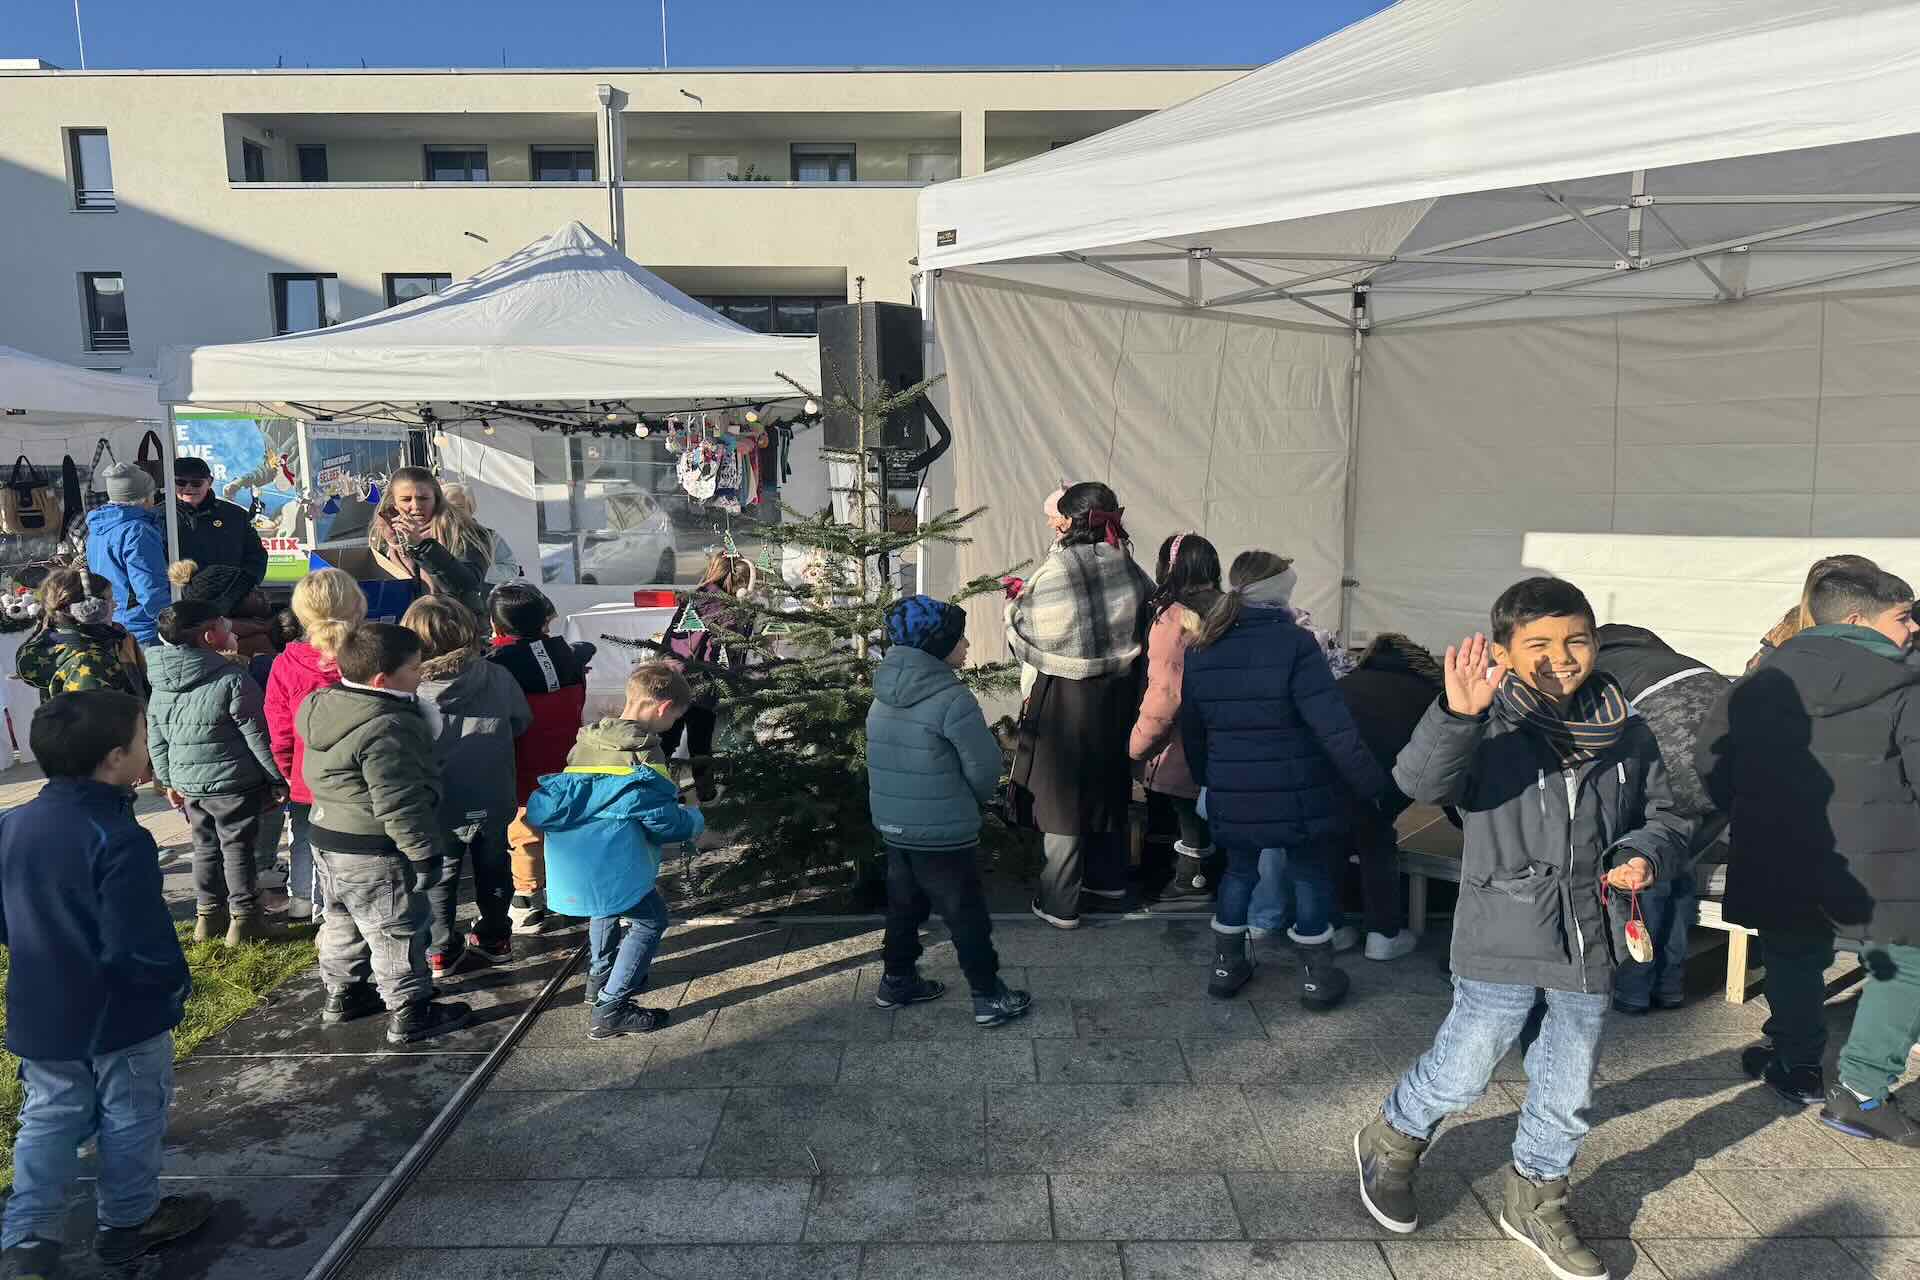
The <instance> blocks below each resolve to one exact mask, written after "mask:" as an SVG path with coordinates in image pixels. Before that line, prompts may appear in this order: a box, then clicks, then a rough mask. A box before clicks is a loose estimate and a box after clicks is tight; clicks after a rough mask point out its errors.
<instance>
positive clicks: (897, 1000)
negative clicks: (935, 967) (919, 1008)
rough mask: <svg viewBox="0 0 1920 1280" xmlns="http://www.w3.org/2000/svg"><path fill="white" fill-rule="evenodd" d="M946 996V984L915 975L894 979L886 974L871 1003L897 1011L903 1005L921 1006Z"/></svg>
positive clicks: (910, 974)
mask: <svg viewBox="0 0 1920 1280" xmlns="http://www.w3.org/2000/svg"><path fill="white" fill-rule="evenodd" d="M945 994H947V984H946V983H944V982H935V981H934V980H933V979H932V978H923V977H921V976H920V975H919V974H917V973H909V974H905V975H903V976H901V977H897V978H896V977H895V976H894V975H892V974H890V973H889V974H887V975H885V976H884V977H882V978H881V979H880V989H879V990H878V991H876V992H874V993H873V1003H874V1005H875V1006H876V1007H878V1008H881V1009H897V1008H899V1007H900V1006H901V1005H903V1004H921V1003H924V1002H925V1001H928V1000H938V999H939V998H940V997H941V996H943V995H945Z"/></svg>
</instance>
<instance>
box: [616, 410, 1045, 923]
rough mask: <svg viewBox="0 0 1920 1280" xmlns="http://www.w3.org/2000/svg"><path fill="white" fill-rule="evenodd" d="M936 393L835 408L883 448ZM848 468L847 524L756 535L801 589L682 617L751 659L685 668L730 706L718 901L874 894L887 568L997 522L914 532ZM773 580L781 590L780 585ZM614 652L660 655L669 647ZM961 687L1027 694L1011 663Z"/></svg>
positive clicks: (710, 883) (720, 806)
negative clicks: (757, 887)
mask: <svg viewBox="0 0 1920 1280" xmlns="http://www.w3.org/2000/svg"><path fill="white" fill-rule="evenodd" d="M937 380H938V379H928V380H926V381H923V382H920V383H917V384H915V385H913V386H910V387H907V388H905V389H904V390H901V391H898V392H889V391H887V390H886V389H885V388H884V387H881V386H878V385H872V384H869V385H863V386H860V387H858V389H857V392H856V396H855V397H854V398H851V399H850V398H848V397H845V396H841V397H836V398H835V401H834V402H833V403H834V405H835V407H837V408H840V409H842V410H844V411H845V412H847V413H850V414H852V415H854V418H855V421H856V423H857V425H858V428H859V433H860V441H861V443H862V444H864V442H865V440H866V439H868V438H872V439H878V438H879V434H880V427H881V424H882V423H884V422H885V421H886V419H887V418H888V416H889V415H891V414H894V413H896V412H898V411H900V410H902V409H905V408H909V407H911V406H913V405H915V404H917V403H918V402H919V401H921V400H922V399H924V398H925V396H926V394H927V391H928V388H930V387H931V386H932V385H933V384H934V383H935V382H936V381H937ZM842 385H846V384H845V383H844V382H843V383H842ZM795 387H796V390H798V391H800V392H802V393H803V394H807V395H810V396H812V395H813V394H814V393H812V392H809V391H807V389H806V388H803V387H800V386H799V385H798V384H795ZM816 398H817V397H816ZM853 470H854V473H855V475H856V477H857V479H856V480H855V482H854V484H855V489H854V490H853V491H852V492H851V493H850V495H849V496H850V498H851V499H852V501H851V502H850V503H849V504H848V505H849V506H850V507H851V512H850V515H851V517H852V518H851V519H850V520H844V521H843V520H836V519H835V518H834V516H833V513H832V511H831V509H829V510H827V511H822V512H820V513H818V514H817V515H812V516H805V515H802V514H801V513H798V512H794V511H792V510H791V509H789V510H788V512H787V514H788V517H789V519H788V521H787V522H786V523H784V524H780V525H771V526H765V527H764V528H763V529H762V530H761V532H763V533H764V535H765V537H766V539H767V541H768V543H769V547H768V557H769V558H768V559H767V560H766V561H764V562H763V565H764V567H767V568H771V567H772V566H773V565H775V564H779V563H781V562H782V559H783V557H782V554H781V553H782V552H783V551H785V550H786V549H787V548H799V549H801V550H802V551H804V552H805V553H806V555H807V558H808V563H809V565H810V569H809V572H808V581H807V585H806V586H805V588H803V589H802V590H800V591H799V592H798V593H796V594H790V595H788V594H784V590H785V589H784V588H781V587H778V586H776V587H775V590H776V591H782V592H783V597H782V598H778V599H764V598H763V599H755V600H744V601H741V602H740V603H739V605H738V606H737V607H735V606H730V607H729V609H728V611H727V616H726V618H725V619H723V620H722V621H721V622H720V623H719V624H718V625H715V624H713V623H711V622H709V623H708V624H700V623H699V620H698V618H697V616H696V615H695V614H694V613H693V611H692V610H691V608H688V609H685V610H683V611H682V612H683V615H684V617H685V618H687V619H692V620H693V622H694V623H695V625H705V629H706V630H708V631H709V632H710V633H712V638H713V640H714V641H715V642H716V644H715V645H713V646H710V652H712V656H714V657H718V656H719V654H718V653H717V652H713V651H714V650H718V649H720V648H724V649H726V650H730V651H732V652H733V653H734V654H736V655H738V654H740V653H742V652H743V653H744V656H745V661H744V663H740V664H737V665H736V664H734V663H721V662H698V661H690V662H688V663H687V675H688V678H689V679H690V680H691V681H692V682H693V684H694V686H695V687H696V689H698V688H701V687H702V686H703V685H705V686H707V687H710V688H712V689H713V690H714V691H715V692H717V693H718V695H719V698H720V715H721V719H722V725H723V727H722V729H721V732H720V734H719V735H718V738H717V740H716V743H715V747H714V760H713V769H714V776H715V779H716V781H718V782H720V783H721V784H722V785H723V786H724V788H725V791H724V794H723V795H722V796H721V798H720V799H719V800H717V801H715V802H714V803H713V804H711V805H708V806H707V807H706V813H707V819H708V823H709V825H710V826H711V827H712V828H713V829H714V830H716V831H723V832H725V833H726V834H727V835H728V837H729V838H730V840H731V841H732V842H733V843H734V844H735V845H736V846H737V849H738V852H739V856H738V858H737V859H736V860H735V861H734V862H732V863H731V864H729V865H728V866H726V867H725V868H724V869H722V870H720V871H718V872H717V873H715V874H714V875H713V876H712V877H711V878H710V879H708V880H707V881H706V885H707V887H713V888H721V887H733V886H739V885H744V884H751V883H763V882H769V881H777V882H783V883H784V882H791V881H794V880H801V881H807V882H809V883H818V882H819V879H820V878H821V877H820V873H821V872H823V871H826V872H832V871H835V870H838V871H839V872H841V873H842V874H843V875H844V877H845V880H844V883H847V884H852V883H854V882H856V881H860V880H863V879H865V880H868V881H871V879H872V877H873V875H874V873H875V869H876V868H877V867H878V866H879V864H880V857H881V854H882V845H881V842H880V839H879V836H878V833H877V832H875V830H874V827H873V822H872V819H871V817H870V814H869V810H868V806H867V711H868V708H869V707H870V706H871V704H872V701H873V673H874V669H875V668H876V667H878V666H879V664H880V659H881V657H882V656H883V652H884V644H885V638H886V612H887V609H888V607H889V606H891V605H892V604H893V603H894V602H895V601H896V600H897V599H898V598H899V591H898V589H897V586H896V585H895V583H894V582H893V581H891V580H890V577H889V575H886V574H884V573H882V572H880V570H879V566H881V565H891V564H894V563H897V562H898V561H899V558H900V557H901V554H902V553H903V552H907V551H910V550H912V549H914V548H917V547H922V546H925V545H927V544H947V545H958V544H964V543H966V542H967V541H968V540H969V539H968V536H967V533H966V528H967V525H968V524H969V523H970V522H971V521H973V520H974V519H976V518H977V517H978V516H979V515H980V514H981V513H982V512H983V511H985V510H986V508H984V507H982V508H978V509H975V510H973V511H968V512H960V511H957V510H949V511H945V512H942V513H940V514H939V515H936V516H934V517H932V518H930V519H928V520H927V521H925V522H924V523H920V524H918V525H917V526H916V525H915V524H914V523H913V521H912V520H911V519H910V518H909V519H905V520H902V519H900V518H899V517H900V515H901V513H899V512H891V513H890V512H887V511H886V510H885V505H886V504H885V501H884V495H883V493H882V492H881V491H880V490H879V487H878V483H877V481H876V479H875V478H874V477H873V476H871V475H869V474H868V469H867V468H866V467H863V466H855V467H854V468H853ZM1019 568H1020V566H1014V567H1012V568H1010V569H1009V570H1008V571H1007V572H1008V573H1009V574H1011V573H1013V572H1017V571H1018V569H1019ZM1004 576H1005V575H995V576H988V577H981V578H976V579H974V580H973V581H971V582H969V583H967V584H966V585H965V586H964V587H962V588H961V589H960V590H959V591H958V592H956V593H955V594H954V595H953V596H951V597H950V598H951V599H952V600H954V601H955V602H956V603H957V602H962V601H965V600H967V599H970V598H972V597H974V596H977V595H982V594H986V593H996V594H997V593H1000V592H1001V591H1002V590H1003V582H1002V578H1003V577H1004ZM766 577H767V579H769V580H772V581H774V582H776V583H777V582H778V580H779V574H778V573H777V572H776V573H768V574H767V575H766ZM682 598H683V599H687V598H689V597H687V596H683V597H682ZM603 639H605V640H608V641H611V642H613V643H615V644H624V645H628V646H631V647H638V648H642V649H646V650H652V651H656V652H657V651H660V650H662V649H663V648H664V646H662V645H659V644H655V643H652V642H648V641H637V642H636V641H630V640H620V639H618V638H616V637H612V636H607V637H603ZM960 676H961V679H962V680H963V681H964V682H965V683H966V685H967V686H968V687H969V688H970V689H972V690H973V691H974V692H975V694H976V695H985V694H996V693H1004V692H1007V691H1009V690H1011V689H1014V688H1017V686H1018V676H1017V674H1016V672H1015V669H1014V668H1013V666H1012V664H1008V663H999V664H994V665H990V666H978V667H969V668H967V669H965V670H963V671H961V672H960ZM984 834H985V837H986V838H985V841H984V843H986V845H987V847H988V848H989V849H990V850H1001V849H1010V848H1013V847H1016V846H1015V842H1013V841H1011V840H1010V839H1009V838H1008V835H1009V833H1008V832H1007V831H1006V829H1005V828H1004V826H1003V825H1002V824H1001V823H999V821H998V820H997V816H995V815H991V814H990V816H989V821H988V824H987V831H986V832H985V833H984ZM829 878H830V877H829Z"/></svg>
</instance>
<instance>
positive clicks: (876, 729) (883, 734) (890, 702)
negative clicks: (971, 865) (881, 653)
mask: <svg viewBox="0 0 1920 1280" xmlns="http://www.w3.org/2000/svg"><path fill="white" fill-rule="evenodd" d="M1001 762H1002V759H1001V752H1000V744H999V743H998V742H996V741H994V737H993V732H992V731H991V730H990V729H988V728H987V718H986V716H984V715H982V714H981V712H980V704H979V703H978V702H976V701H974V697H973V694H972V693H971V692H969V691H968V689H967V687H966V686H965V685H963V684H961V683H960V677H959V675H958V674H956V673H955V672H954V669H953V668H952V667H949V666H948V665H947V664H946V663H945V662H943V661H941V660H940V659H939V658H936V657H933V656H932V655H931V654H927V653H924V652H922V651H921V650H919V649H910V648H908V647H907V646H906V645H895V646H894V647H893V648H891V649H889V650H887V656H886V657H885V658H884V659H882V660H881V663H880V666H879V668H878V669H876V670H875V671H874V673H873V708H872V709H871V710H870V711H868V712H867V780H868V803H869V805H870V807H871V808H872V810H873V825H874V826H875V827H877V828H878V829H879V831H880V834H881V836H882V837H883V838H884V839H885V840H886V841H887V843H888V844H897V845H901V846H903V847H906V848H909V849H964V848H968V847H970V846H971V845H973V844H974V843H976V842H977V841H978V840H979V839H980V806H981V805H983V804H985V803H986V802H987V801H989V800H991V799H993V796H994V793H995V792H996V791H998V790H999V788H1000V768H1001Z"/></svg>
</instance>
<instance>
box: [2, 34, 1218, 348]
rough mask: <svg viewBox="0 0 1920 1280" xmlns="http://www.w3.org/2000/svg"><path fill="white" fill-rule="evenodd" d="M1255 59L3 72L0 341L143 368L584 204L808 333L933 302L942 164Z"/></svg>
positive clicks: (721, 292) (1112, 115) (1009, 148)
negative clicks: (1176, 64) (1137, 63)
mask: <svg viewBox="0 0 1920 1280" xmlns="http://www.w3.org/2000/svg"><path fill="white" fill-rule="evenodd" d="M1239 74H1241V71H1240V70H1239V69H1227V68H1211V69H1153V68H1110V69H1075V70H974V69H955V70H945V69H939V70H935V69H900V70H884V69H882V70H875V69H855V70H818V71H816V70H792V69H786V70H738V71H679V70H638V71H634V70H625V71H619V70H605V71H565V72H559V71H519V70H500V71H491V70H483V71H458V70H443V71H253V72H248V71H163V72H142V71H84V72H76V71H62V70H57V69H52V68H47V67H44V66H42V65H40V64H37V63H26V64H21V63H12V64H8V63H0V226H4V228H5V235H4V237H0V344H4V345H8V346H14V347H19V348H22V349H24V350H27V351H31V352H35V353H37V354H41V355H45V356H50V357H52V358H55V359H59V360H66V361H70V362H73V363H79V364H86V365H91V366H94V367H100V368H128V369H146V368H151V367H153V365H154V364H155V361H156V359H157V356H158V353H159V350H160V348H161V347H163V346H166V345H169V344H192V343H207V342H231V341H241V340H246V339H252V338H260V337H265V336H268V335H270V334H273V333H275V332H285V331H294V330H298V329H301V328H307V327H312V326H313V325H314V324H316V323H328V322H338V321H340V320H346V319H353V318H356V317H359V316H365V315H369V314H372V313H374V312H377V311H379V310H381V309H383V308H384V307H386V306H388V305H391V304H392V303H393V302H394V301H398V300H404V299H405V298H406V297H408V296H412V295H414V294H417V293H418V292H420V291H423V290H428V289H432V288H434V287H436V286H437V285H438V284H440V283H442V282H444V281H445V280H447V279H459V278H460V277H462V276H464V275H466V274H468V273H471V272H472V271H475V270H477V269H479V268H481V267H483V266H485V265H487V264H488V263H491V262H493V261H495V260H497V259H499V258H501V257H504V256H505V255H507V254H508V253H511V252H512V251H514V250H515V249H518V248H519V247H520V246H522V245H523V244H525V243H527V242H529V241H531V240H533V239H535V238H536V237H538V236H540V235H542V234H545V233H547V232H549V231H552V230H553V229H554V228H555V227H557V226H559V225H560V224H562V223H564V222H566V221H568V220H570V219H578V220H580V221H582V222H584V223H586V224H587V225H588V226H590V227H592V228H593V229H594V230H595V231H597V232H599V233H600V234H601V235H603V236H607V237H608V238H610V239H611V238H614V237H615V236H616V235H618V236H619V237H620V238H621V240H622V241H623V243H624V246H625V248H626V251H627V252H628V254H629V255H630V256H631V257H633V258H634V259H635V260H636V261H638V262H640V263H642V264H643V265H645V266H648V267H650V268H653V269H654V270H656V271H658V272H660V273H661V274H662V275H664V276H665V277H667V278H668V279H669V280H671V281H672V282H674V283H675V284H677V285H679V286H680V287H681V288H683V289H685V290H687V291H688V292H689V293H692V294H694V295H696V296H698V297H701V298H703V299H706V300H709V301H710V302H712V303H713V304H714V305H717V306H720V307H721V309H722V310H723V311H725V312H726V313H727V314H730V315H733V316H734V317H735V318H736V319H739V320H741V321H742V323H746V324H749V325H750V326H752V327H755V328H762V329H766V330H769V331H773V332H810V331H811V330H810V327H809V326H810V325H811V324H812V317H813V311H814V309H815V308H817V306H818V305H820V304H822V303H823V302H834V301H841V300H844V299H846V298H847V297H849V296H850V295H851V293H852V291H853V288H854V284H853V282H854V280H855V279H856V278H863V279H864V281H865V289H866V295H867V296H868V297H869V298H875V299H882V300H895V301H906V300H909V299H910V298H911V297H912V289H913V283H912V272H913V267H912V265H911V259H912V257H913V254H914V252H915V247H914V234H915V223H914V206H915V201H916V197H917V195H918V192H919V190H920V188H922V187H923V186H925V185H926V184H927V183H928V182H932V181H940V180H945V179H949V178H954V177H960V176H965V175H970V174H975V173H981V172H984V171H986V170H987V169H990V168H994V167H997V166H999V165H1002V164H1008V163H1012V162H1015V161H1017V160H1021V159H1024V158H1026V157H1028V156H1032V155H1036V154H1039V153H1041V152H1044V151H1046V150H1048V149H1049V148H1051V147H1055V146H1058V145H1061V144H1064V143H1069V142H1073V141H1076V140H1078V139H1080V138H1084V137H1087V136H1090V135H1092V134H1094V133H1098V132H1100V131H1102V130H1104V129H1108V128H1111V127H1113V126H1114V125H1116V124H1119V123H1122V122H1124V121H1127V120H1131V119H1134V118H1136V117H1138V116H1140V115H1143V114H1146V113H1148V112H1151V111H1154V110H1157V109H1159V108H1161V107H1165V106H1168V105H1171V104H1172V103H1175V102H1179V101H1182V100H1184V99H1186V98H1189V97H1192V96H1194V95H1196V94H1199V93H1203V92H1205V91H1207V90H1208V89H1211V88H1214V87H1216V86H1218V85H1220V84H1223V83H1225V82H1227V81H1229V80H1231V79H1233V78H1235V77H1236V76H1238V75H1239ZM609 157H614V158H615V161H616V162H614V163H610V162H609ZM1152 177H1153V175H1151V174H1142V175H1141V180H1142V181H1151V180H1152Z"/></svg>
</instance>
